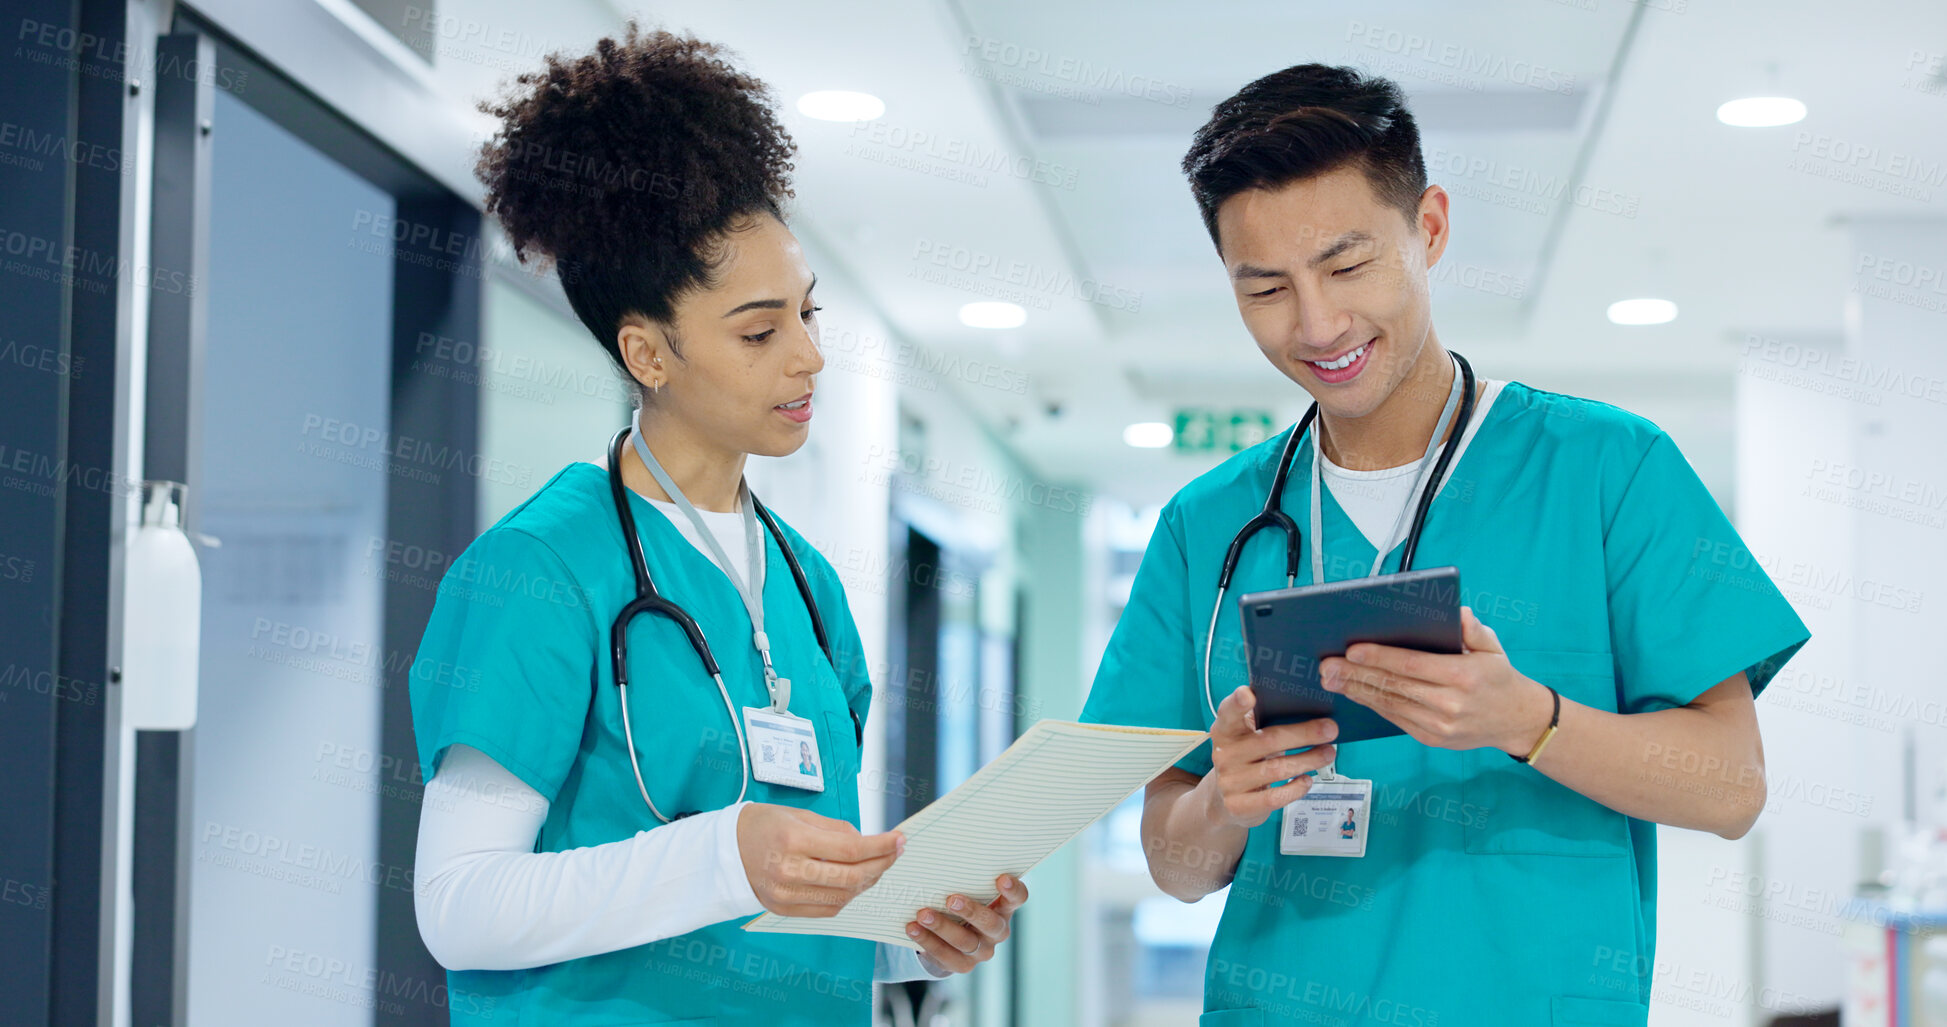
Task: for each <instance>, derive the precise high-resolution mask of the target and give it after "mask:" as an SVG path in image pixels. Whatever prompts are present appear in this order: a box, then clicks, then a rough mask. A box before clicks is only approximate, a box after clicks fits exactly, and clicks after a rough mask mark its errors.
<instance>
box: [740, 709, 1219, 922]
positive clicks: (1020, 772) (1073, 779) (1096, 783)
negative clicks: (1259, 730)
mask: <svg viewBox="0 0 1947 1027" xmlns="http://www.w3.org/2000/svg"><path fill="white" fill-rule="evenodd" d="M1208 737H1210V736H1209V735H1208V734H1206V733H1204V732H1202V731H1176V730H1168V729H1163V728H1144V727H1122V726H1119V725H1114V724H1077V723H1074V722H1071V721H1061V720H1043V721H1041V722H1039V723H1037V724H1035V725H1034V726H1033V727H1031V728H1029V729H1028V730H1027V732H1026V733H1025V734H1023V735H1022V736H1021V737H1020V738H1017V739H1015V741H1014V744H1013V745H1010V746H1008V747H1007V751H1006V752H1003V753H1001V754H1000V755H999V756H998V757H996V758H995V759H994V761H993V762H992V763H989V764H987V765H986V766H985V767H982V768H980V770H979V771H977V772H976V773H975V774H974V775H973V776H972V777H970V778H968V779H967V780H966V781H965V782H964V783H962V784H961V785H960V787H958V788H955V789H954V790H953V791H951V792H948V793H947V794H946V795H943V796H941V797H940V798H938V799H935V800H934V801H933V802H932V804H931V805H928V806H927V807H926V808H925V809H923V810H920V811H919V812H918V813H915V814H913V815H912V816H911V817H909V818H907V819H906V821H905V822H904V823H902V824H900V825H899V826H898V830H899V831H900V832H902V833H903V834H904V835H905V836H906V851H905V853H904V854H902V855H901V856H900V857H899V859H898V860H896V861H894V863H893V865H892V867H891V868H890V869H888V870H887V871H886V872H885V875H884V876H882V877H880V878H879V881H878V883H877V884H874V885H873V886H872V887H871V888H868V889H866V890H865V891H864V892H861V893H860V894H859V896H858V897H857V898H855V899H853V900H852V901H851V903H850V904H849V905H847V906H846V907H845V908H844V909H843V910H840V911H839V913H838V915H837V916H832V917H791V916H779V915H777V914H775V913H764V914H763V915H761V916H759V917H757V918H756V919H754V920H752V921H751V922H749V923H747V924H745V925H744V930H746V931H770V932H776V933H783V934H829V935H838V936H841V937H847V938H864V939H866V940H868V941H882V942H886V943H887V944H891V945H903V946H905V947H907V948H909V949H918V948H919V945H918V943H916V942H914V941H913V939H911V938H909V937H907V935H906V924H907V922H909V921H911V920H912V919H913V917H914V915H915V914H917V913H918V912H919V910H920V908H921V907H923V906H930V907H932V908H934V909H943V908H945V906H946V899H947V896H949V895H955V894H958V895H965V896H967V897H968V898H970V899H974V900H976V901H979V902H992V901H993V900H994V898H995V897H996V896H997V895H998V894H999V893H998V892H997V891H995V889H994V879H995V878H997V877H999V876H1000V875H1002V874H1016V875H1019V874H1025V873H1027V872H1028V871H1029V870H1031V869H1033V868H1034V867H1035V865H1036V864H1038V863H1040V862H1041V861H1042V860H1044V859H1046V858H1048V856H1049V855H1051V854H1052V853H1054V851H1055V850H1057V849H1059V848H1061V847H1062V846H1063V845H1065V844H1067V843H1068V842H1069V841H1070V840H1071V839H1073V838H1074V837H1075V836H1076V835H1078V834H1081V833H1082V831H1084V830H1086V829H1087V828H1088V826H1089V825H1090V824H1093V823H1095V822H1096V821H1097V820H1100V819H1102V817H1104V816H1106V815H1107V814H1108V812H1109V811H1110V810H1112V809H1114V808H1116V807H1117V806H1118V805H1120V804H1121V803H1122V801H1123V800H1124V799H1127V798H1128V797H1129V796H1131V795H1133V794H1135V792H1136V790H1137V789H1139V788H1141V787H1142V786H1143V785H1145V784H1147V783H1148V782H1149V781H1150V779H1152V778H1154V777H1155V776H1156V775H1157V774H1160V773H1162V772H1163V770H1164V769H1165V768H1167V767H1169V766H1170V765H1171V764H1173V763H1175V762H1176V761H1177V760H1179V759H1181V758H1183V756H1184V754H1186V753H1188V752H1189V751H1190V750H1192V749H1194V748H1196V747H1197V746H1198V745H1199V744H1200V743H1201V742H1202V741H1203V740H1204V739H1206V738H1208Z"/></svg>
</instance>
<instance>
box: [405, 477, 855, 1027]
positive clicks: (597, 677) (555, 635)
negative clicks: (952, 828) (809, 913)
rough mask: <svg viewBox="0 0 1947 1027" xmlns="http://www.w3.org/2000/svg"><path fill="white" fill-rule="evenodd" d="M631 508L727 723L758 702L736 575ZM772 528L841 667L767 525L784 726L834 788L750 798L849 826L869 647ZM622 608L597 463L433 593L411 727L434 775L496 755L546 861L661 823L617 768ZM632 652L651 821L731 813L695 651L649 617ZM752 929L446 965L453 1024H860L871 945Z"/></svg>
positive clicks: (733, 781) (615, 523)
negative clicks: (694, 628) (551, 960)
mask: <svg viewBox="0 0 1947 1027" xmlns="http://www.w3.org/2000/svg"><path fill="white" fill-rule="evenodd" d="M628 499H629V502H630V503H631V504H632V509H633V511H634V513H635V520H636V526H637V530H638V531H639V532H640V534H641V536H642V546H643V551H644V553H645V555H646V557H647V561H648V564H649V571H650V574H651V576H652V578H653V580H654V581H655V583H656V587H657V589H658V590H659V591H661V593H662V594H663V595H664V596H665V597H667V598H670V599H672V600H674V601H675V602H676V603H678V604H679V605H681V606H682V607H683V608H684V609H685V610H687V611H689V613H690V616H692V617H694V618H695V619H696V621H697V622H698V624H700V625H701V626H702V630H703V634H704V637H705V638H706V639H707V640H708V642H709V643H710V648H711V650H712V651H713V652H714V653H715V654H716V658H717V662H718V663H719V664H720V665H721V667H722V669H723V678H724V684H725V686H726V687H727V688H728V689H729V691H730V698H731V702H732V703H733V704H734V705H735V706H737V707H738V708H739V715H740V716H741V709H742V707H745V706H766V705H768V704H769V702H770V699H769V696H768V693H767V692H766V690H765V688H764V681H763V674H762V661H761V659H760V658H759V656H758V655H757V652H756V650H755V649H754V648H753V647H752V646H751V644H750V637H751V627H750V616H749V613H748V612H747V611H746V610H745V609H744V606H743V603H742V601H741V600H740V599H739V598H738V595H737V591H736V589H735V587H733V586H732V585H731V583H730V579H729V578H728V577H727V576H726V575H725V574H724V573H723V571H722V570H721V569H719V568H718V567H717V565H716V564H715V563H714V562H713V561H712V560H711V559H710V558H709V557H707V556H705V555H704V554H703V553H701V552H699V551H698V550H697V549H696V547H695V546H692V545H691V544H690V543H689V542H688V541H687V540H685V539H684V538H683V537H682V535H681V534H680V533H679V532H678V531H677V530H676V527H675V526H674V525H673V524H671V523H670V522H669V520H668V519H667V518H666V517H664V516H663V515H662V513H661V512H659V511H657V510H656V508H655V507H653V506H651V505H650V504H649V503H648V501H647V500H644V499H643V498H642V497H640V496H637V495H635V494H634V493H633V492H630V493H628ZM780 526H781V527H782V528H783V532H784V535H785V537H786V538H787V539H788V540H789V541H790V543H791V548H792V550H793V551H794V552H795V553H796V554H797V557H798V560H799V561H800V562H801V563H802V564H803V566H804V571H805V576H806V578H807V579H808V580H809V582H810V585H811V591H812V594H813V596H814V597H815V598H816V599H817V602H818V610H819V612H820V614H821V615H822V616H823V618H824V622H825V627H826V630H827V632H828V633H829V635H830V638H831V642H832V646H833V659H832V661H830V662H828V661H827V660H826V658H825V654H824V652H823V651H822V650H821V649H820V648H819V646H818V641H817V637H816V636H815V635H814V633H813V631H812V627H811V620H810V616H809V614H808V613H807V612H806V610H805V605H804V600H803V599H802V598H801V597H800V595H799V593H798V589H797V586H796V584H795V583H794V582H793V581H792V577H791V574H790V573H789V572H788V571H787V569H786V565H785V562H784V559H783V556H782V555H781V554H780V552H779V550H778V548H777V541H776V539H774V538H773V537H772V536H771V534H770V533H769V532H768V531H766V532H764V533H763V534H764V541H765V544H766V546H767V547H768V548H767V556H766V558H765V559H766V563H765V566H766V568H767V573H766V574H765V576H764V619H765V630H766V631H767V632H768V633H769V635H770V637H771V645H772V657H773V659H774V660H775V661H776V664H777V670H778V673H779V674H781V675H782V676H784V677H787V678H790V679H791V700H790V702H791V706H790V709H791V712H792V713H794V714H796V715H798V716H800V717H804V718H806V719H807V720H810V721H811V723H812V725H813V726H814V728H815V729H816V731H817V735H818V752H819V758H820V760H821V762H822V763H823V764H824V768H825V790H824V791H823V792H809V791H804V790H800V789H796V788H788V787H784V786H782V785H771V784H766V783H764V782H762V781H759V780H757V779H756V778H755V777H753V778H751V780H750V791H749V793H748V795H747V796H746V797H747V798H748V799H749V800H751V801H753V802H767V803H777V804H780V805H786V806H795V807H798V808H800V809H807V810H811V811H813V812H816V813H819V814H822V815H824V816H828V817H834V818H837V819H840V820H845V821H848V822H850V823H852V824H854V825H857V824H858V822H859V797H858V772H859V745H860V738H861V736H862V734H863V725H864V723H865V716H866V710H867V707H868V706H869V704H870V702H871V697H872V685H871V680H870V678H869V677H868V674H867V665H866V660H865V658H864V650H863V648H862V647H861V645H860V643H859V637H858V629H857V627H856V626H855V625H854V623H853V621H852V616H851V612H850V610H849V608H848V607H847V605H846V602H845V593H844V589H843V587H842V586H841V584H840V583H839V580H838V576H837V574H836V573H835V572H834V571H833V570H832V567H831V564H830V563H829V562H827V561H826V560H825V558H824V557H823V556H822V555H821V554H819V553H818V551H817V550H816V549H814V548H813V547H812V546H811V545H810V544H808V543H807V542H805V540H804V539H803V538H802V537H801V536H799V535H798V534H797V533H796V532H795V531H792V530H791V529H790V527H789V526H786V525H783V524H782V522H780ZM634 597H635V578H634V575H633V573H632V572H631V570H630V565H629V559H628V555H627V550H626V549H625V548H624V543H623V538H622V531H621V525H620V522H619V520H618V519H617V517H616V514H615V508H614V506H613V503H612V500H611V498H610V494H609V488H608V477H607V472H606V471H604V470H603V469H602V468H599V467H596V466H594V465H592V464H586V463H578V464H573V465H571V466H569V467H567V468H566V469H564V470H562V471H561V472H560V473H558V474H556V475H555V476H554V477H553V478H552V479H551V480H549V481H548V483H547V484H546V485H543V486H542V487H541V489H540V490H539V491H538V492H536V493H535V494H534V495H533V496H532V497H531V498H529V499H528V500H527V501H526V502H524V503H522V504H521V505H520V506H518V507H516V508H515V509H514V510H512V511H511V512H509V513H508V514H507V516H505V517H503V518H501V520H500V521H499V523H497V524H495V525H494V526H493V527H492V528H489V529H488V530H487V531H486V532H485V533H484V534H482V535H481V536H480V537H479V538H478V539H476V540H474V542H473V544H472V545H470V546H468V547H467V549H466V551H465V552H464V553H462V554H461V555H460V557H459V558H458V559H457V560H456V561H454V564H453V566H452V568H451V569H450V570H449V571H448V572H447V574H446V575H445V578H444V579H443V580H442V582H441V584H440V588H439V595H438V599H437V600H436V602H435V605H434V608H433V614H432V619H431V622H430V623H428V624H427V626H426V633H425V636H424V637H423V638H422V639H421V641H420V645H419V653H418V657H417V659H416V660H415V662H414V667H413V674H412V714H413V730H414V733H415V735H416V736H417V740H418V746H419V759H420V762H421V764H422V766H421V769H422V770H423V772H424V773H425V776H426V777H427V778H428V779H431V777H432V776H433V774H434V772H435V770H436V769H437V768H438V765H439V761H440V757H441V755H442V754H443V753H444V752H445V751H446V748H447V747H448V746H450V745H453V744H454V743H463V744H466V745H470V746H473V747H474V748H476V749H479V750H480V751H481V752H484V753H486V754H487V755H488V756H491V757H493V759H494V760H495V761H496V762H498V763H499V764H500V765H501V766H503V767H505V768H506V769H507V770H508V771H510V772H512V773H513V774H515V775H516V776H518V777H519V778H520V779H521V780H522V781H525V782H526V783H527V784H528V785H529V786H530V787H532V788H533V789H534V790H535V791H537V792H540V793H541V795H542V796H543V797H544V798H546V799H547V800H548V801H549V803H550V806H549V808H548V816H547V820H546V823H545V824H544V825H543V826H542V828H541V835H540V838H539V840H538V841H537V843H536V845H535V850H536V851H538V852H560V851H563V850H566V849H573V848H578V847H581V846H586V845H600V844H603V843H604V842H613V841H619V840H621V839H625V838H629V837H632V836H634V835H635V834H636V833H637V832H639V831H644V830H655V829H656V828H657V827H659V826H661V825H660V822H659V821H657V820H656V818H655V817H654V816H653V815H652V814H651V813H650V812H649V808H648V806H647V805H645V804H644V803H643V801H642V795H641V792H640V791H639V790H638V789H637V787H636V781H635V776H634V772H633V771H632V770H631V769H630V766H629V758H628V749H627V742H626V740H625V739H624V737H623V733H622V711H621V707H620V703H619V700H618V699H617V696H616V688H615V681H614V674H613V672H612V669H611V667H610V663H609V646H608V638H609V625H610V623H611V622H612V621H613V620H614V619H615V616H616V614H617V613H618V612H620V611H621V609H622V607H623V606H624V605H625V604H627V603H628V602H629V601H631V600H632V599H633V598H634ZM628 641H629V681H630V688H629V708H630V712H631V713H633V714H634V717H633V728H634V731H635V741H636V747H637V754H638V757H639V759H640V761H641V765H642V775H643V779H644V780H645V781H646V782H647V784H648V786H649V793H650V795H651V796H652V797H653V798H654V799H655V800H656V805H657V807H658V808H660V809H661V810H662V811H663V813H664V814H665V815H668V816H675V815H676V814H677V813H678V812H691V811H705V810H714V809H721V808H723V807H725V806H728V805H730V804H731V802H733V801H734V800H735V799H736V797H737V788H738V783H739V781H740V770H739V761H740V760H741V759H742V756H741V753H740V750H739V748H738V743H737V735H736V732H735V729H734V728H733V726H732V725H731V723H730V720H729V718H728V716H727V715H726V714H725V712H724V709H723V700H722V698H721V696H720V695H719V694H718V692H717V689H716V686H715V685H714V684H713V683H712V682H711V680H710V679H709V678H708V677H706V676H705V675H704V673H703V668H702V664H701V663H700V662H699V661H698V660H697V657H696V654H695V651H694V650H692V649H691V648H690V645H689V643H688V642H687V641H686V640H685V637H684V635H683V634H682V632H681V630H680V629H679V628H677V627H676V625H675V624H673V623H672V622H670V621H669V620H668V619H667V618H664V617H659V616H656V615H653V614H644V615H642V616H639V617H637V618H636V619H635V620H634V621H633V622H632V624H631V626H630V628H629V633H628ZM834 665H835V666H836V670H834ZM743 922H745V921H741V920H740V921H726V922H724V923H719V924H714V925H712V926H709V927H705V928H703V929H701V930H697V931H693V932H691V933H689V934H685V935H681V936H679V937H675V938H669V939H666V940H663V941H658V942H653V943H650V944H647V945H640V946H637V947H635V948H631V949H623V950H620V951H617V952H609V953H604V954H602V955H596V956H589V957H586V958H583V959H573V960H568V961H566V962H562V963H555V964H552V965H548V966H540V967H535V968H532V969H528V970H512V971H498V970H466V971H452V972H449V973H448V975H447V983H448V1006H449V1008H450V1009H451V1011H452V1022H453V1023H455V1024H493V1025H497V1027H506V1025H508V1024H573V1025H577V1027H608V1025H620V1024H662V1023H683V1024H716V1023H722V1024H746V1023H749V1024H766V1025H772V1027H779V1025H797V1024H807V1025H808V1024H819V1025H832V1024H841V1025H858V1027H864V1025H866V1024H869V1023H870V1022H871V996H872V973H873V964H874V947H873V944H872V943H871V942H867V941H860V940H858V939H853V938H827V937H817V936H811V935H794V934H759V933H751V932H747V931H743V930H741V929H740V924H741V923H743Z"/></svg>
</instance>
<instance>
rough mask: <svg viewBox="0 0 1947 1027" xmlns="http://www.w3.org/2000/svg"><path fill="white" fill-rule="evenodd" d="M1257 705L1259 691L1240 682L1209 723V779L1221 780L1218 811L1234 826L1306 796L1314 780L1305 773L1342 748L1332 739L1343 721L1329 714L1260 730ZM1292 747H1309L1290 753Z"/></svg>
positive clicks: (1256, 819) (1250, 824)
mask: <svg viewBox="0 0 1947 1027" xmlns="http://www.w3.org/2000/svg"><path fill="white" fill-rule="evenodd" d="M1256 711H1257V696H1256V694H1255V693H1253V692H1252V691H1251V689H1250V687H1249V686H1247V685H1240V686H1238V688H1237V690H1236V691H1234V692H1232V693H1230V694H1229V695H1227V696H1224V701H1223V702H1222V703H1219V704H1218V706H1217V722H1216V723H1215V724H1212V725H1211V726H1210V762H1211V769H1210V774H1209V777H1208V778H1206V780H1214V781H1215V782H1216V786H1217V791H1218V794H1219V795H1220V796H1221V797H1222V799H1223V802H1222V804H1221V807H1220V808H1219V810H1218V815H1219V816H1220V817H1222V818H1223V819H1224V820H1225V821H1226V822H1228V823H1229V824H1230V825H1231V826H1234V827H1242V828H1253V827H1256V826H1257V825H1259V824H1262V823H1264V822H1265V820H1267V819H1269V818H1270V816H1271V814H1272V813H1273V812H1276V811H1277V810H1281V809H1283V808H1285V807H1286V806H1289V805H1290V804H1292V803H1293V802H1296V801H1297V800H1298V799H1300V798H1302V797H1303V796H1304V794H1305V793H1306V792H1309V791H1311V787H1312V780H1313V779H1312V778H1309V777H1306V776H1304V775H1306V774H1308V773H1310V772H1312V771H1314V770H1317V769H1319V768H1320V767H1323V766H1325V765H1326V764H1328V763H1330V762H1332V760H1333V758H1334V757H1336V756H1337V754H1338V747H1337V746H1334V745H1330V744H1328V743H1330V742H1331V740H1332V739H1334V738H1337V737H1338V736H1339V726H1338V724H1337V723H1335V722H1334V721H1332V720H1331V719H1330V718H1328V717H1320V718H1318V719H1317V720H1308V721H1305V722H1304V723H1301V724H1279V725H1277V726H1276V727H1267V728H1264V729H1262V730H1259V729H1258V726H1257V715H1256ZM1307 747H1309V748H1307ZM1293 749H1304V750H1305V751H1303V752H1300V753H1298V754H1296V755H1291V756H1287V755H1285V754H1286V753H1287V752H1290V751H1291V750H1293ZM1279 781H1287V782H1289V783H1287V784H1282V785H1280V784H1278V782H1279Z"/></svg>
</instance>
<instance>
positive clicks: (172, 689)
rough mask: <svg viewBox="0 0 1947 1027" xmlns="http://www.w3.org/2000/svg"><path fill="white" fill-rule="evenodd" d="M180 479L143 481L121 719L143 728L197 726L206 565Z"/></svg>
mask: <svg viewBox="0 0 1947 1027" xmlns="http://www.w3.org/2000/svg"><path fill="white" fill-rule="evenodd" d="M183 488H184V487H183V485H182V483H181V482H174V481H148V482H143V483H142V513H141V521H140V523H139V524H138V525H137V526H136V529H135V532H134V534H133V536H131V538H130V539H129V545H128V560H127V563H126V575H125V582H126V592H125V594H124V599H123V603H122V684H121V688H122V722H123V723H124V724H125V725H127V726H128V727H133V728H139V729H144V730H162V731H181V730H184V729H186V728H192V727H195V726H196V675H197V663H198V656H199V650H200V646H201V643H202V631H203V572H202V569H201V568H200V567H199V566H198V565H197V563H196V549H195V547H194V546H192V545H191V544H190V541H189V536H188V535H186V534H184V533H183V526H182V519H183V508H182V497H183Z"/></svg>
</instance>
